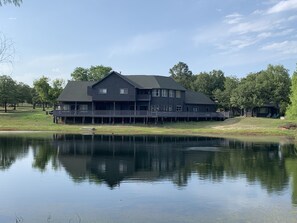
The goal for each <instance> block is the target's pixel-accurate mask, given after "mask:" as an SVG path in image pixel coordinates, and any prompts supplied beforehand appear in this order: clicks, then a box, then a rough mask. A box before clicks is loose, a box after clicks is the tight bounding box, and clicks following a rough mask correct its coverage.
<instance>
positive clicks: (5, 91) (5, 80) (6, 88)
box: [0, 75, 16, 112]
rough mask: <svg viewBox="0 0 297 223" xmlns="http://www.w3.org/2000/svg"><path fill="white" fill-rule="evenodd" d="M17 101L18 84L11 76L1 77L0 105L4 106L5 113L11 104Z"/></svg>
mask: <svg viewBox="0 0 297 223" xmlns="http://www.w3.org/2000/svg"><path fill="white" fill-rule="evenodd" d="M15 101H16V82H15V81H14V80H13V79H12V78H11V77H9V76H6V75H3V76H0V103H2V104H3V107H4V111H5V112H7V106H8V104H9V103H11V104H12V103H15Z"/></svg>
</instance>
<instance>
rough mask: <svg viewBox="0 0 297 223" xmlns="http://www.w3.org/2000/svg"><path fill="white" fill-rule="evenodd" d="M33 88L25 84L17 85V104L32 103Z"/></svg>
mask: <svg viewBox="0 0 297 223" xmlns="http://www.w3.org/2000/svg"><path fill="white" fill-rule="evenodd" d="M31 91H32V88H31V87H30V86H29V85H27V84H24V83H22V82H20V83H18V84H17V85H16V97H17V103H24V102H27V103H30V104H31V103H32V95H31Z"/></svg>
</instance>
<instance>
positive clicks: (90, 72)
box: [71, 65, 112, 81]
mask: <svg viewBox="0 0 297 223" xmlns="http://www.w3.org/2000/svg"><path fill="white" fill-rule="evenodd" d="M111 70H112V68H111V67H105V66H103V65H100V66H91V67H90V68H83V67H77V68H75V69H74V71H73V72H72V73H71V77H72V79H73V80H75V81H99V80H101V79H102V78H104V77H105V76H106V75H107V74H108V73H109V72H110V71H111Z"/></svg>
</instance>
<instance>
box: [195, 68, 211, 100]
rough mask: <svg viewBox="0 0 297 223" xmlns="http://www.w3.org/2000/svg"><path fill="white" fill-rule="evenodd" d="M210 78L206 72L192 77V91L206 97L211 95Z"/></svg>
mask: <svg viewBox="0 0 297 223" xmlns="http://www.w3.org/2000/svg"><path fill="white" fill-rule="evenodd" d="M210 86H211V77H210V75H209V73H207V72H201V73H199V74H197V75H195V76H194V81H193V82H192V84H191V88H192V89H193V90H194V91H197V92H201V93H204V94H206V95H208V96H211V95H212V90H213V89H212V88H211V87H210Z"/></svg>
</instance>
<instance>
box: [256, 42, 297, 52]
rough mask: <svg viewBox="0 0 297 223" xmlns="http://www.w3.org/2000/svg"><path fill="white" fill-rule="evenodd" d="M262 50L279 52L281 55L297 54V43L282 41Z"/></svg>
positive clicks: (266, 46)
mask: <svg viewBox="0 0 297 223" xmlns="http://www.w3.org/2000/svg"><path fill="white" fill-rule="evenodd" d="M262 50H266V51H273V52H278V53H280V54H297V41H287V40H286V41H282V42H275V43H271V44H267V45H265V46H263V47H262Z"/></svg>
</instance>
